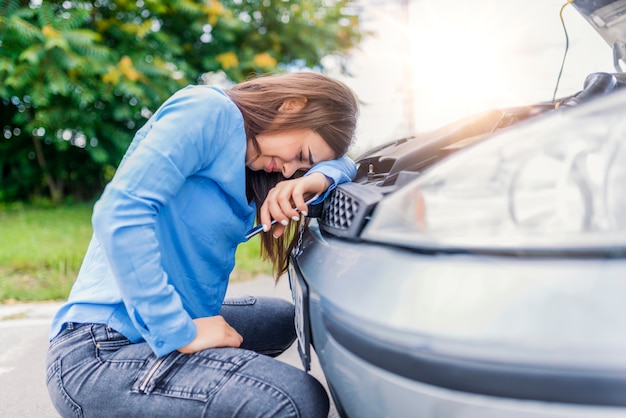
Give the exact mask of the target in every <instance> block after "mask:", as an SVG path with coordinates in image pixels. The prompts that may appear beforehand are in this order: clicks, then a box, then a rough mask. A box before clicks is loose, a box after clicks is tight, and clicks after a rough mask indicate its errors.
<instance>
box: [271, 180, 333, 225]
mask: <svg viewBox="0 0 626 418" xmlns="http://www.w3.org/2000/svg"><path fill="white" fill-rule="evenodd" d="M329 187H330V180H329V179H328V178H327V177H326V176H325V175H324V174H322V173H319V172H316V173H312V174H310V175H308V176H304V177H300V178H297V179H292V180H284V181H281V182H280V183H278V184H277V185H276V186H275V187H274V188H273V189H272V190H270V191H269V193H268V194H267V198H266V199H265V202H263V206H261V210H260V212H261V223H262V224H263V226H264V228H263V230H264V231H265V232H267V231H269V229H270V225H271V222H272V219H276V221H277V223H276V225H275V226H274V229H273V230H272V234H273V235H274V236H275V237H280V236H281V235H282V234H283V232H284V230H285V226H287V225H288V224H289V221H290V220H298V219H299V218H300V213H304V214H305V215H306V214H307V211H308V207H307V205H306V203H305V199H306V198H307V197H311V196H313V195H316V194H317V195H322V194H323V193H324V192H325V191H326V189H328V188H329ZM294 208H297V209H298V210H295V209H294Z"/></svg>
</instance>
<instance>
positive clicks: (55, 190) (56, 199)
mask: <svg viewBox="0 0 626 418" xmlns="http://www.w3.org/2000/svg"><path fill="white" fill-rule="evenodd" d="M32 138H33V145H34V146H35V155H36V156H37V163H39V167H40V168H41V171H42V173H43V177H44V179H45V181H46V185H47V186H48V190H49V191H50V198H51V199H52V203H54V204H55V205H56V204H59V203H61V201H62V200H63V188H62V187H61V184H60V182H59V183H57V182H55V181H54V178H53V177H52V174H50V170H48V164H47V163H46V158H45V156H44V155H43V148H42V147H41V141H40V140H39V138H37V137H36V136H33V137H32Z"/></svg>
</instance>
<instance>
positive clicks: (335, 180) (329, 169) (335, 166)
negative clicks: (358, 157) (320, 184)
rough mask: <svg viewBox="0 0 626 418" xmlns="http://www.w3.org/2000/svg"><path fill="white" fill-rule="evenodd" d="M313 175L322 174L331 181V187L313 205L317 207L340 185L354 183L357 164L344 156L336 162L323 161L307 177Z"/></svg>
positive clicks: (312, 168) (308, 172)
mask: <svg viewBox="0 0 626 418" xmlns="http://www.w3.org/2000/svg"><path fill="white" fill-rule="evenodd" d="M313 173H322V174H323V175H325V176H326V177H327V178H329V179H330V180H331V185H330V187H328V189H327V190H326V192H325V193H324V194H323V195H322V196H320V197H319V198H318V199H317V200H316V201H315V202H313V204H314V205H316V204H318V203H320V202H321V201H322V200H324V199H326V197H327V196H328V195H329V194H330V192H331V191H332V190H333V189H334V188H335V187H337V185H338V184H341V183H347V182H349V181H352V179H353V178H354V176H356V164H355V163H354V161H352V160H351V159H350V158H349V157H347V156H344V157H341V158H338V159H336V160H330V161H321V162H319V163H317V164H315V165H314V166H313V167H311V169H310V170H309V171H307V172H306V174H305V176H308V175H310V174H313Z"/></svg>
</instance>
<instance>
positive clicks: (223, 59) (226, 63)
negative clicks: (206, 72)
mask: <svg viewBox="0 0 626 418" xmlns="http://www.w3.org/2000/svg"><path fill="white" fill-rule="evenodd" d="M215 59H216V60H217V62H219V63H220V65H221V66H222V69H223V70H228V69H229V68H235V67H237V66H238V65H239V59H238V58H237V55H235V53H234V52H232V51H229V52H224V53H223V54H219V55H218V56H217V57H215Z"/></svg>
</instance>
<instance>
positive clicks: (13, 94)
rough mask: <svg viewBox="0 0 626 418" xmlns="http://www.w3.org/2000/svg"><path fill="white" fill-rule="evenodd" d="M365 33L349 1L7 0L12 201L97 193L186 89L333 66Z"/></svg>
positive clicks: (4, 35) (3, 186) (2, 168)
mask: <svg viewBox="0 0 626 418" xmlns="http://www.w3.org/2000/svg"><path fill="white" fill-rule="evenodd" d="M361 36H362V34H361V32H360V29H359V18H358V10H356V9H355V7H353V6H351V5H350V4H349V2H347V1H345V0H301V1H292V0H222V1H218V0H205V1H191V0H169V1H163V0H132V1H131V0H117V1H110V0H96V1H77V0H64V1H45V2H44V1H41V0H38V1H35V0H33V1H30V2H27V1H24V0H22V1H20V0H0V81H1V83H0V127H1V128H2V134H3V135H2V137H0V201H2V200H14V199H26V198H30V197H33V196H37V195H39V196H48V197H50V198H51V199H52V200H53V201H54V202H60V201H62V200H63V199H64V198H65V196H67V195H71V196H74V197H76V198H90V197H93V196H94V195H95V194H97V193H99V192H100V191H101V188H102V186H103V185H104V183H105V182H106V181H107V180H108V179H109V178H110V177H111V175H112V173H113V172H114V167H116V166H117V164H118V162H119V160H120V158H121V156H122V155H123V152H124V151H125V149H126V147H127V145H128V143H129V141H130V139H131V138H132V134H133V133H134V131H135V130H136V129H137V128H138V127H139V126H141V125H142V124H143V123H144V122H145V120H146V119H147V118H148V117H149V116H150V114H151V112H152V111H153V110H154V109H156V107H157V106H158V105H159V104H160V103H161V102H162V101H163V100H165V98H167V97H168V96H169V95H171V94H172V93H173V92H174V91H175V90H177V89H179V88H181V87H183V86H185V85H187V84H193V83H201V82H202V79H203V75H205V74H207V73H219V72H223V73H224V74H226V76H227V77H228V79H230V80H231V81H233V82H236V81H240V80H242V79H244V78H246V77H248V76H249V75H250V74H256V73H264V72H276V71H285V70H287V69H291V68H313V69H318V70H323V68H322V66H321V64H320V62H321V61H322V58H324V57H325V56H327V55H333V54H334V55H337V54H338V55H341V54H345V53H346V52H348V51H349V50H350V49H351V48H353V47H354V46H355V45H356V44H357V43H358V42H359V40H360V38H361Z"/></svg>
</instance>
